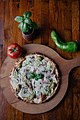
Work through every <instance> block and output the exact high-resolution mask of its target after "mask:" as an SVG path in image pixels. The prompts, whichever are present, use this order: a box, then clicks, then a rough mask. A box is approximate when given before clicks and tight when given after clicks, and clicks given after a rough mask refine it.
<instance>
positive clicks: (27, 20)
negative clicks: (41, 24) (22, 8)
mask: <svg viewBox="0 0 80 120" xmlns="http://www.w3.org/2000/svg"><path fill="white" fill-rule="evenodd" d="M24 22H25V23H27V24H30V25H31V24H32V20H31V19H28V18H25V20H24Z"/></svg>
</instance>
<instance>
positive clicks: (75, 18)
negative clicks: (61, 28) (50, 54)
mask: <svg viewBox="0 0 80 120" xmlns="http://www.w3.org/2000/svg"><path fill="white" fill-rule="evenodd" d="M79 26H80V1H79V0H76V1H73V2H72V40H73V41H76V40H77V39H78V40H79V39H80V27H79ZM78 54H79V56H80V52H78ZM72 56H74V57H76V56H77V52H76V53H75V55H74V54H72Z"/></svg>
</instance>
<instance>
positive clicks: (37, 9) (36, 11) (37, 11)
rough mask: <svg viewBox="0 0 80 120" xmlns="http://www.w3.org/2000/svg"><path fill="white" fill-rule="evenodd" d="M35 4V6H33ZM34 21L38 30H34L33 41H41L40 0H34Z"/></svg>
mask: <svg viewBox="0 0 80 120" xmlns="http://www.w3.org/2000/svg"><path fill="white" fill-rule="evenodd" d="M35 6H36V7H35ZM33 20H34V22H36V23H37V25H38V27H39V30H36V31H35V32H36V33H35V37H34V40H33V43H41V0H38V1H37V0H34V15H33Z"/></svg>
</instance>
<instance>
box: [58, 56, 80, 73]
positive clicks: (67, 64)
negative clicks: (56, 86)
mask: <svg viewBox="0 0 80 120" xmlns="http://www.w3.org/2000/svg"><path fill="white" fill-rule="evenodd" d="M61 60H62V59H61ZM62 63H63V64H62V65H60V68H61V71H62V74H63V75H65V74H69V72H70V71H71V70H72V69H73V68H75V67H78V66H80V57H78V58H74V59H72V60H65V59H63V60H62Z"/></svg>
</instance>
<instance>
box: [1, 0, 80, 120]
mask: <svg viewBox="0 0 80 120" xmlns="http://www.w3.org/2000/svg"><path fill="white" fill-rule="evenodd" d="M27 10H30V11H31V12H32V14H33V16H32V19H33V20H34V21H36V22H37V23H38V25H39V27H40V31H39V36H38V37H36V38H35V39H34V41H32V42H33V43H42V44H46V45H47V46H50V47H52V48H53V49H54V50H56V51H57V52H58V53H59V54H60V55H61V56H63V57H64V58H66V59H72V58H76V57H78V56H80V51H78V52H76V53H67V52H64V51H62V50H60V49H58V48H57V47H56V46H55V44H54V43H53V42H52V40H51V37H50V32H51V30H52V29H55V30H56V31H57V32H58V33H59V34H60V36H61V37H62V38H63V39H64V41H76V39H80V38H79V33H80V1H79V0H1V1H0V33H1V34H0V66H1V65H2V63H3V60H4V58H6V50H7V46H8V45H9V44H10V43H12V42H17V43H19V44H20V45H23V44H25V40H24V39H23V38H22V34H21V31H19V29H18V28H17V25H18V24H17V23H16V22H15V21H14V17H15V16H16V15H17V14H18V15H22V14H23V12H24V11H27ZM45 19H47V20H45ZM44 30H45V31H44ZM42 33H44V34H42ZM79 73H80V68H75V69H74V70H72V71H71V73H70V76H69V87H68V91H67V94H66V96H65V98H64V99H63V101H62V102H61V103H60V104H59V105H58V106H57V107H56V108H55V109H53V110H51V111H49V112H47V113H45V114H39V115H34V116H33V115H31V114H24V113H21V112H19V111H17V110H15V109H13V108H12V107H11V106H10V105H9V104H8V103H7V102H6V99H5V98H4V96H3V94H2V92H1V90H0V106H1V107H0V120H12V119H14V120H18V119H20V120H21V119H22V120H34V119H36V120H64V119H65V120H79V119H80V107H79V106H80V100H79V98H80V87H79V86H80V74H79ZM7 111H8V112H7ZM14 116H15V117H14Z"/></svg>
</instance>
